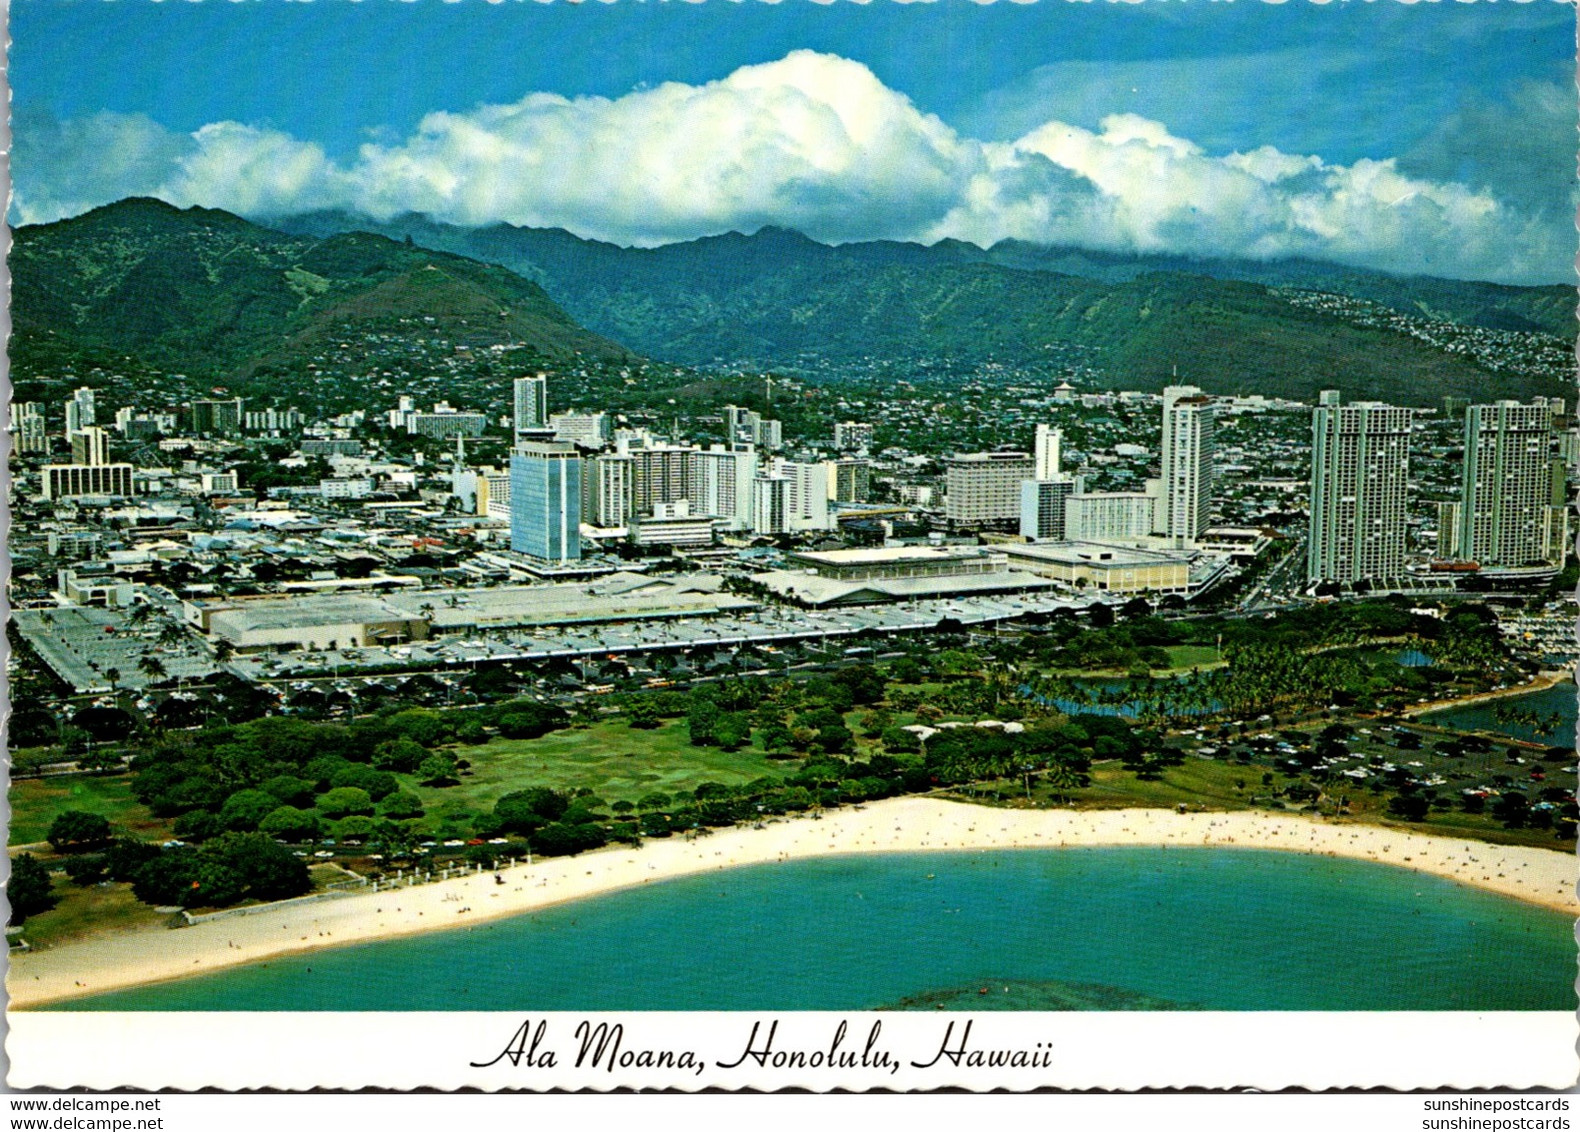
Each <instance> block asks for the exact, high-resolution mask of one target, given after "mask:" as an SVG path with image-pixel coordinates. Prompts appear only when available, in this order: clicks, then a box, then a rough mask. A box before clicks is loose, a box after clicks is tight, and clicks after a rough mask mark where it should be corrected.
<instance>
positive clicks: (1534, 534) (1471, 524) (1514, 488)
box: [1458, 401, 1553, 566]
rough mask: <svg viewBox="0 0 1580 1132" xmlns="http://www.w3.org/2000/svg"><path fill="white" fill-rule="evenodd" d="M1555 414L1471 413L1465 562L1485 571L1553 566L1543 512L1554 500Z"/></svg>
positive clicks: (1463, 501) (1474, 409) (1536, 409)
mask: <svg viewBox="0 0 1580 1132" xmlns="http://www.w3.org/2000/svg"><path fill="white" fill-rule="evenodd" d="M1552 435H1553V412H1552V408H1551V406H1550V405H1548V404H1547V403H1546V402H1545V401H1543V402H1541V403H1539V404H1535V405H1522V404H1520V403H1519V402H1518V401H1499V402H1497V403H1495V404H1492V405H1472V406H1470V408H1469V409H1467V410H1466V411H1465V462H1464V489H1463V492H1462V493H1461V495H1460V509H1459V546H1458V554H1459V557H1460V558H1465V559H1470V560H1472V561H1475V562H1479V563H1481V565H1483V566H1529V565H1535V564H1537V563H1540V562H1544V561H1546V560H1547V550H1546V540H1545V538H1544V535H1543V523H1544V521H1545V516H1544V514H1543V509H1544V508H1546V507H1548V506H1550V504H1551V499H1552V483H1553V471H1552V456H1551V451H1552Z"/></svg>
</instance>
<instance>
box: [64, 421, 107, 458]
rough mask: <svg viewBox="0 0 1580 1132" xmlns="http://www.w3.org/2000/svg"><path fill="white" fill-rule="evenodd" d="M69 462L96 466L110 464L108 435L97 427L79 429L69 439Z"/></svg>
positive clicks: (88, 426) (89, 426)
mask: <svg viewBox="0 0 1580 1132" xmlns="http://www.w3.org/2000/svg"><path fill="white" fill-rule="evenodd" d="M71 462H72V463H73V464H83V465H88V466H97V465H99V464H108V463H109V462H110V434H109V433H108V432H107V431H105V430H104V429H102V428H100V427H99V426H98V425H87V426H85V427H83V428H79V429H78V430H77V432H76V434H75V435H74V436H72V438H71Z"/></svg>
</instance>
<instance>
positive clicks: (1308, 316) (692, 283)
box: [279, 213, 1575, 404]
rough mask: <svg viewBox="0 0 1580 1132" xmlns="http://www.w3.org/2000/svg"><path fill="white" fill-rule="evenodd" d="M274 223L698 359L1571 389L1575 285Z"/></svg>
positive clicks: (1329, 384)
mask: <svg viewBox="0 0 1580 1132" xmlns="http://www.w3.org/2000/svg"><path fill="white" fill-rule="evenodd" d="M279 223H280V224H281V225H282V227H284V228H286V229H288V230H291V231H299V232H304V233H312V234H317V235H323V234H327V233H331V232H335V231H344V230H347V229H350V228H356V227H359V226H364V227H371V228H372V229H374V230H377V231H380V232H382V233H384V234H386V235H390V236H392V237H396V238H401V239H411V240H412V241H413V242H415V243H417V244H419V245H424V246H429V247H435V248H443V249H445V250H449V251H453V252H456V253H459V254H464V255H467V256H471V257H474V258H477V259H481V260H487V261H490V262H495V263H499V264H502V265H504V266H507V267H509V268H510V269H511V270H513V271H515V272H517V273H519V274H521V275H523V276H525V277H527V278H530V279H533V280H535V281H536V282H538V283H540V284H542V285H543V286H544V287H545V288H546V289H547V290H548V291H549V292H550V293H551V294H553V295H554V296H555V297H556V299H557V300H558V301H559V302H561V303H563V304H564V305H565V307H566V309H567V310H569V311H570V312H571V313H572V314H573V315H574V316H575V317H576V318H577V319H578V320H580V321H581V322H582V323H583V324H584V325H587V326H589V327H592V328H594V329H595V330H597V331H599V332H600V333H603V334H606V335H608V336H610V337H612V338H615V339H617V340H619V341H622V342H626V343H629V344H630V345H632V347H633V348H635V349H638V350H640V351H642V352H643V353H644V354H647V355H650V356H653V357H657V358H662V359H665V360H670V361H677V362H684V363H690V364H696V365H707V364H710V363H729V364H737V363H756V364H760V365H764V366H776V365H779V366H793V365H796V364H798V363H800V362H803V361H806V360H807V359H818V360H821V361H824V362H831V363H834V364H838V363H841V362H856V361H859V360H862V359H866V358H871V357H874V356H883V357H888V358H895V359H902V360H904V359H918V360H920V359H927V360H935V361H936V360H948V361H963V362H975V361H980V360H985V359H995V360H999V361H1005V362H1012V363H1023V364H1024V363H1034V362H1038V361H1046V360H1049V359H1053V358H1065V357H1069V356H1071V352H1072V351H1073V355H1074V356H1075V357H1078V358H1079V359H1080V360H1081V361H1083V362H1087V363H1089V364H1092V365H1096V366H1099V367H1100V368H1101V369H1102V370H1103V371H1104V373H1105V374H1106V375H1107V376H1108V378H1109V380H1110V381H1111V382H1112V383H1113V384H1116V385H1123V386H1125V387H1127V388H1157V387H1159V386H1161V385H1162V384H1164V383H1165V381H1166V379H1167V378H1168V377H1169V376H1170V375H1171V374H1172V373H1173V372H1174V370H1175V368H1176V367H1177V368H1178V371H1179V375H1180V377H1181V378H1182V379H1183V378H1187V377H1188V378H1189V379H1190V380H1192V381H1196V382H1198V383H1200V384H1202V385H1203V386H1204V387H1206V388H1208V389H1210V390H1213V391H1215V392H1225V393H1227V392H1244V393H1263V394H1266V395H1270V396H1275V395H1282V396H1292V397H1299V398H1302V399H1309V398H1310V397H1311V396H1312V394H1313V393H1314V391H1315V390H1317V389H1320V388H1338V389H1340V390H1341V391H1343V392H1344V394H1345V395H1346V396H1347V397H1376V398H1387V399H1393V400H1399V399H1402V398H1404V397H1408V398H1409V399H1410V400H1411V401H1413V402H1415V403H1418V404H1426V403H1431V402H1433V401H1435V400H1436V399H1437V398H1439V397H1441V396H1443V395H1445V394H1455V395H1463V396H1473V397H1478V398H1486V397H1489V396H1505V397H1527V396H1532V395H1537V394H1545V395H1553V396H1566V395H1571V394H1572V389H1571V387H1570V386H1571V383H1570V381H1569V380H1568V378H1567V376H1566V374H1565V373H1564V372H1563V366H1562V365H1555V364H1553V362H1552V358H1551V355H1553V354H1554V352H1555V351H1557V352H1558V353H1560V354H1561V352H1562V342H1563V341H1564V340H1568V341H1572V340H1573V337H1574V333H1575V331H1574V326H1575V319H1574V307H1575V293H1574V290H1573V289H1572V288H1568V287H1500V286H1496V285H1493V284H1485V283H1462V282H1456V281H1453V280H1440V279H1402V278H1397V277H1393V276H1385V275H1380V274H1376V273H1368V272H1363V271H1358V270H1355V269H1351V268H1344V267H1338V266H1335V265H1332V264H1322V263H1315V262H1310V261H1298V260H1290V261H1283V262H1277V263H1266V264H1254V263H1248V262H1243V261H1196V260H1188V259H1184V258H1181V257H1162V256H1152V257H1142V256H1123V255H1103V254H1101V253H1091V252H1085V251H1079V250H1074V249H1067V248H1065V249H1061V248H1040V247H1035V246H1033V245H1028V244H1017V243H1014V242H1006V243H1003V244H999V245H997V246H995V247H993V248H989V249H986V250H984V249H980V248H977V247H975V246H973V245H970V244H965V243H960V242H958V241H944V242H942V243H939V244H936V245H933V246H931V247H922V246H920V245H917V244H904V243H895V242H890V241H877V242H872V243H861V244H847V245H842V246H839V247H829V246H826V245H823V244H819V243H816V242H815V241H813V240H810V239H808V238H806V237H804V236H801V235H799V234H797V233H794V232H787V231H784V230H782V229H774V228H765V229H763V230H762V231H759V232H758V233H756V234H755V235H752V236H744V235H740V234H738V233H731V234H727V235H722V236H715V237H708V238H705V239H701V240H693V241H689V242H686V243H681V244H671V245H666V246H664V247H659V248H652V249H638V248H619V247H615V246H613V245H610V244H602V243H598V242H596V241H592V240H584V239H581V238H579V237H576V236H574V235H572V234H570V233H568V232H564V231H561V230H558V229H529V228H514V227H511V226H509V225H493V226H490V227H486V228H475V229H469V228H459V227H455V226H451V225H444V224H438V223H435V222H433V221H431V220H429V219H427V218H426V217H421V216H402V217H396V218H395V219H393V220H391V221H389V222H387V223H384V224H374V223H373V222H371V221H369V220H367V219H366V218H359V217H355V216H350V215H346V214H341V213H318V214H311V215H306V216H299V217H293V218H289V219H287V220H284V221H280V222H279ZM1281 288H1297V289H1302V290H1312V291H1321V292H1328V293H1332V294H1336V295H1344V296H1350V297H1352V298H1355V299H1362V300H1365V301H1367V302H1369V303H1374V304H1379V305H1380V306H1381V307H1382V308H1386V309H1387V310H1389V311H1394V312H1400V313H1401V314H1403V315H1407V316H1414V317H1419V318H1422V319H1429V320H1436V321H1438V322H1441V323H1444V324H1454V325H1456V326H1459V327H1471V328H1481V329H1485V330H1489V331H1494V332H1516V333H1519V334H1533V335H1548V336H1551V338H1552V340H1551V341H1549V340H1547V339H1543V343H1544V346H1543V348H1544V349H1545V350H1546V352H1547V354H1548V355H1549V358H1548V361H1547V363H1546V364H1545V365H1538V366H1530V365H1524V364H1523V363H1521V364H1510V365H1505V364H1502V362H1501V361H1500V360H1499V359H1498V357H1497V356H1496V355H1495V353H1488V352H1487V351H1482V352H1480V353H1478V352H1477V351H1476V350H1468V351H1467V350H1465V349H1462V348H1454V349H1450V348H1448V347H1447V345H1446V344H1445V343H1444V342H1443V341H1434V340H1432V338H1433V336H1432V334H1430V333H1425V334H1422V333H1409V332H1406V330H1405V329H1401V328H1400V327H1397V326H1393V327H1390V326H1385V325H1378V322H1379V320H1378V319H1375V318H1359V317H1346V316H1345V314H1344V312H1340V311H1335V310H1321V309H1313V308H1312V306H1311V305H1310V304H1302V303H1297V302H1294V301H1291V300H1290V298H1289V297H1288V296H1287V295H1284V294H1281V293H1280V289H1281ZM1351 313H1352V314H1353V312H1351ZM1418 329H1419V328H1418ZM1451 329H1452V328H1451ZM1438 337H1439V338H1441V337H1442V336H1441V335H1439V336H1438ZM1459 345H1460V346H1463V342H1460V343H1459Z"/></svg>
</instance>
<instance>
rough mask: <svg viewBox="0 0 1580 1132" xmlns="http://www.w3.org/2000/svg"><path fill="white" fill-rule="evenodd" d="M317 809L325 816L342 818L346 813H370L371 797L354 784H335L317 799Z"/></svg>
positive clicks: (371, 808)
mask: <svg viewBox="0 0 1580 1132" xmlns="http://www.w3.org/2000/svg"><path fill="white" fill-rule="evenodd" d="M318 811H319V813H321V814H323V815H324V816H325V817H326V818H343V817H345V816H346V815H347V814H371V813H372V812H373V799H372V798H370V797H369V796H368V792H367V791H366V790H359V789H357V788H356V787H355V786H337V787H336V788H335V789H333V790H331V791H329V792H328V793H327V794H323V795H321V796H320V797H319V799H318Z"/></svg>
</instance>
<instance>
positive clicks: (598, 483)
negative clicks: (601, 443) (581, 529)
mask: <svg viewBox="0 0 1580 1132" xmlns="http://www.w3.org/2000/svg"><path fill="white" fill-rule="evenodd" d="M583 474H584V475H585V477H586V478H585V479H584V480H583V483H582V499H583V501H584V502H583V505H582V514H583V515H584V516H585V517H586V519H587V521H588V522H589V523H591V524H592V525H593V526H595V527H623V526H625V524H626V520H627V519H629V518H630V517H631V513H632V512H631V457H629V456H617V455H603V456H594V457H592V458H591V459H590V460H588V461H587V463H586V466H585V468H584V469H583Z"/></svg>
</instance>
